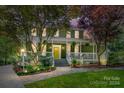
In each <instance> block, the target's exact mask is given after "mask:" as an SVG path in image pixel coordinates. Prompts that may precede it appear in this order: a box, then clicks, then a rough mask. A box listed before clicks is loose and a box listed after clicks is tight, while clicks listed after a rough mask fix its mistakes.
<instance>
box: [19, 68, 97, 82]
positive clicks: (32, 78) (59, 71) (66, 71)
mask: <svg viewBox="0 0 124 93" xmlns="http://www.w3.org/2000/svg"><path fill="white" fill-rule="evenodd" d="M93 70H98V69H96V68H71V67H57V68H56V70H55V71H52V72H47V73H40V74H35V75H27V76H20V79H21V80H22V82H23V83H24V84H26V83H31V82H34V81H38V80H44V79H47V78H51V77H56V76H60V75H64V74H69V73H75V72H86V71H93Z"/></svg>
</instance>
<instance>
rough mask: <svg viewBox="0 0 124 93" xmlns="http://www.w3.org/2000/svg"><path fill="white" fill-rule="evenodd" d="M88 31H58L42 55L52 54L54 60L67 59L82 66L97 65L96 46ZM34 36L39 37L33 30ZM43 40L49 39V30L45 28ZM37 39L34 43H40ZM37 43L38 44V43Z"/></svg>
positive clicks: (48, 42)
mask: <svg viewBox="0 0 124 93" xmlns="http://www.w3.org/2000/svg"><path fill="white" fill-rule="evenodd" d="M86 32H87V31H79V30H71V31H64V30H59V29H58V30H57V31H56V33H55V34H54V36H53V37H51V38H50V39H48V41H47V44H46V45H44V48H43V52H42V55H44V56H46V55H47V53H51V55H52V56H53V58H54V60H56V59H66V60H67V62H68V63H69V64H71V62H72V60H73V59H76V60H79V61H80V62H81V63H82V64H93V63H97V54H96V45H95V43H93V42H92V40H91V38H89V36H88V34H87V33H86ZM32 36H33V37H37V34H36V31H35V30H32ZM42 37H43V38H42V39H43V40H46V39H47V29H46V28H44V30H43V33H42ZM36 39H37V38H35V40H34V42H36V41H38V40H36ZM36 43H37V42H36Z"/></svg>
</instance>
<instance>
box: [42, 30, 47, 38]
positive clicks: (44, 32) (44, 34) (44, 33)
mask: <svg viewBox="0 0 124 93" xmlns="http://www.w3.org/2000/svg"><path fill="white" fill-rule="evenodd" d="M42 36H43V37H45V36H46V28H44V29H43V33H42Z"/></svg>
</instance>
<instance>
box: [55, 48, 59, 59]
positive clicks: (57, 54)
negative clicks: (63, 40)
mask: <svg viewBox="0 0 124 93" xmlns="http://www.w3.org/2000/svg"><path fill="white" fill-rule="evenodd" d="M59 50H60V49H59V47H54V59H59V57H60V55H59V54H60V51H59Z"/></svg>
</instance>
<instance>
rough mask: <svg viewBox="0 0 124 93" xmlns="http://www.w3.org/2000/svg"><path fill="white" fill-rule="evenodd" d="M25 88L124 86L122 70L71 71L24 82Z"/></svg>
mask: <svg viewBox="0 0 124 93" xmlns="http://www.w3.org/2000/svg"><path fill="white" fill-rule="evenodd" d="M25 87H27V88H87V87H88V88H95V87H101V88H104V87H111V88H113V87H115V88H116V87H124V70H104V71H92V72H80V73H73V74H68V75H63V76H58V77H53V78H49V79H46V80H41V81H37V82H34V83H30V84H26V85H25Z"/></svg>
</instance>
